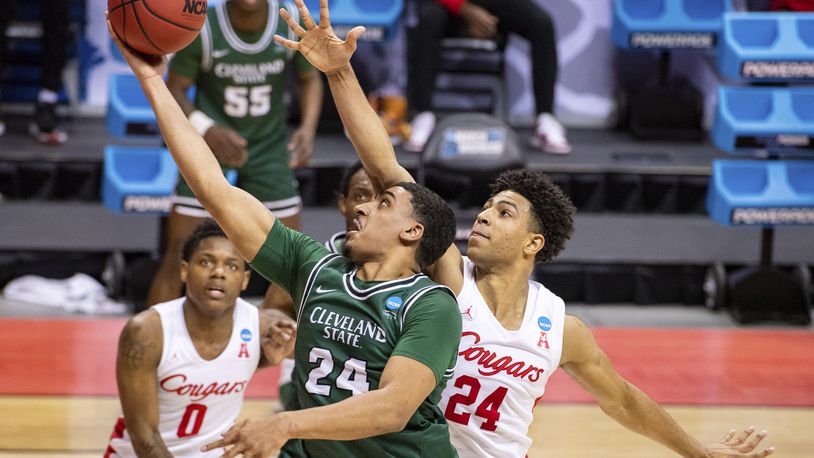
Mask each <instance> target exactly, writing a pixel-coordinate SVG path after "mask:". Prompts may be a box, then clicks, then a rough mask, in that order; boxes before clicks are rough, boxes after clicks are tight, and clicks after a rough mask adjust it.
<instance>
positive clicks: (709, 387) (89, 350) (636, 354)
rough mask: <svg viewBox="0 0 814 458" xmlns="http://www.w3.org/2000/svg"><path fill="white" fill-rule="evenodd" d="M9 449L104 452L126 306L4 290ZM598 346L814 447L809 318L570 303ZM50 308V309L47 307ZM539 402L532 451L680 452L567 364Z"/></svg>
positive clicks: (259, 382) (261, 400)
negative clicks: (755, 319) (41, 300)
mask: <svg viewBox="0 0 814 458" xmlns="http://www.w3.org/2000/svg"><path fill="white" fill-rule="evenodd" d="M0 310H3V312H2V314H3V315H4V316H3V317H2V318H0V348H2V349H3V351H2V352H0V367H1V368H2V370H1V371H0V412H2V415H0V457H4V458H5V457H48V458H57V457H98V456H101V454H102V453H103V451H104V449H105V448H106V444H107V438H108V436H109V434H110V432H111V430H112V427H113V424H114V421H115V419H116V417H117V416H118V415H119V412H120V411H119V405H118V399H117V397H116V383H115V357H116V343H117V339H118V335H119V332H120V330H121V328H122V326H123V325H124V323H125V320H126V319H125V318H123V317H108V318H100V317H93V318H87V317H85V318H83V317H77V316H74V315H68V314H64V313H63V314H62V316H58V315H54V314H53V312H51V311H44V310H42V309H39V308H37V307H33V306H25V305H23V304H11V303H8V302H7V301H6V302H3V301H0ZM569 313H573V314H575V315H578V316H580V317H582V318H583V319H584V320H585V321H586V322H588V324H589V325H591V326H592V328H593V330H594V333H595V335H596V338H597V341H598V342H599V344H600V346H601V347H602V348H603V349H604V350H605V352H606V353H607V354H608V355H609V357H610V358H611V360H612V361H613V362H614V363H615V366H616V367H617V369H618V370H619V371H620V372H621V373H622V375H623V376H624V377H626V378H627V379H628V380H629V381H631V382H632V383H634V384H635V385H637V386H638V387H640V388H642V389H643V390H644V391H645V392H647V393H648V394H650V395H651V396H652V397H653V398H655V399H656V400H657V401H658V402H660V403H662V404H663V405H664V406H665V407H666V408H667V410H668V411H669V412H670V413H671V414H672V415H673V416H675V417H676V419H677V420H678V421H679V423H680V424H681V425H682V426H684V428H685V429H687V431H689V432H690V433H691V434H692V435H694V436H695V437H697V438H698V439H699V440H701V441H703V442H711V441H714V440H716V439H718V438H719V437H720V436H722V435H723V434H724V433H725V432H726V431H728V430H729V429H730V428H744V427H746V426H749V425H754V426H755V427H756V428H758V429H767V430H769V433H770V434H769V438H768V439H767V441H766V442H767V444H770V445H774V446H775V447H776V448H777V452H776V456H779V457H799V458H803V457H811V456H814V436H812V434H811V432H810V431H811V425H812V424H814V353H812V351H811V349H812V348H814V333H812V332H811V328H804V329H800V328H785V327H759V328H758V327H755V328H743V327H735V325H734V323H733V322H732V321H731V320H730V319H729V318H728V316H727V315H725V314H714V313H712V312H708V311H706V310H703V309H699V308H698V307H679V306H668V307H652V306H649V307H636V306H570V309H569ZM43 315H47V316H43ZM276 377H277V372H276V370H275V369H273V368H272V369H269V370H265V371H261V372H259V373H258V375H257V376H256V377H255V378H254V380H252V382H251V385H250V388H249V390H248V395H247V399H248V400H247V402H246V405H245V408H244V415H248V416H258V415H265V414H269V413H270V412H271V411H272V407H273V399H274V398H275V397H276V394H277V393H276V388H275V386H276V383H275V379H276ZM546 391H547V393H546V395H545V396H544V397H543V400H542V401H541V402H540V404H538V406H537V408H536V410H535V422H534V424H533V426H532V429H531V431H530V434H531V437H532V438H533V439H534V444H533V446H532V448H531V450H530V452H529V456H530V457H532V458H534V457H539V456H548V457H642V458H645V457H662V456H665V457H667V456H673V455H672V454H671V453H670V452H669V451H667V450H666V449H663V448H662V447H660V446H658V445H657V444H655V443H653V442H651V441H649V440H647V439H644V438H642V437H639V436H637V435H635V434H633V433H630V432H629V431H626V430H625V429H624V428H623V427H621V426H619V425H618V424H616V423H614V422H613V421H612V420H610V419H609V418H608V417H607V416H605V415H604V414H603V413H602V412H601V410H600V409H599V408H598V407H597V406H596V405H595V404H593V403H591V401H590V399H589V398H588V396H587V395H586V394H585V393H584V392H582V390H581V389H580V388H579V387H578V386H577V385H576V384H575V383H573V382H572V381H571V380H570V379H569V378H568V377H567V376H566V375H565V374H564V373H563V372H562V371H559V372H557V373H555V375H554V376H553V377H552V379H551V381H550V382H549V385H548V387H547V390H546Z"/></svg>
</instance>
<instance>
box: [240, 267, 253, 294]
mask: <svg viewBox="0 0 814 458" xmlns="http://www.w3.org/2000/svg"><path fill="white" fill-rule="evenodd" d="M251 276H252V271H251V270H249V269H246V272H243V283H242V284H241V285H240V291H246V288H248V287H249V279H250V278H251Z"/></svg>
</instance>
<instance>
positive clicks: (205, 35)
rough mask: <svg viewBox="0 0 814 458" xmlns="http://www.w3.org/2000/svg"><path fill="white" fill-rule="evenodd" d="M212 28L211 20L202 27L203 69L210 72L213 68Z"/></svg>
mask: <svg viewBox="0 0 814 458" xmlns="http://www.w3.org/2000/svg"><path fill="white" fill-rule="evenodd" d="M212 46H213V45H212V30H210V29H209V21H206V22H204V25H203V27H201V70H202V71H204V72H208V71H209V70H211V69H212Z"/></svg>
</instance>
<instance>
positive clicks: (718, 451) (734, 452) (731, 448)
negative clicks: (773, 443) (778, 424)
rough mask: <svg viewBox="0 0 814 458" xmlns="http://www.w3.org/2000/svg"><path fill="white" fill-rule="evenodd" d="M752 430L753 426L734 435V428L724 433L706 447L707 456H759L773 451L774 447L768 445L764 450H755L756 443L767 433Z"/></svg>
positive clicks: (750, 457) (767, 454)
mask: <svg viewBox="0 0 814 458" xmlns="http://www.w3.org/2000/svg"><path fill="white" fill-rule="evenodd" d="M754 432H755V427H754V426H750V427H748V428H746V429H745V430H743V432H742V433H740V434H738V435H736V433H737V431H735V430H734V429H733V430H731V431H729V432H728V433H726V434H725V435H724V437H723V438H721V440H720V441H718V442H716V443H714V444H712V445H708V446H707V447H706V448H707V453H708V456H710V457H720V458H723V457H749V458H760V457H764V456H769V455H771V454H772V453H774V447H769V448H767V449H764V450H755V448H756V447H757V446H758V444H760V441H762V440H763V438H764V437H766V435H767V434H768V433H767V432H766V431H761V432H759V433H757V434H753V433H754Z"/></svg>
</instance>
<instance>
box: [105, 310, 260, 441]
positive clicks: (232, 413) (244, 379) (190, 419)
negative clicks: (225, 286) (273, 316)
mask: <svg viewBox="0 0 814 458" xmlns="http://www.w3.org/2000/svg"><path fill="white" fill-rule="evenodd" d="M185 299H186V298H183V297H182V298H180V299H175V300H173V301H170V302H165V303H163V304H158V305H156V306H154V307H153V310H155V311H157V312H158V314H159V315H160V317H161V328H162V331H163V333H164V348H163V350H162V353H161V362H160V363H159V364H158V369H157V372H156V374H157V384H158V387H157V388H158V418H159V427H158V430H159V431H160V432H161V438H162V439H163V441H164V444H165V445H166V446H167V448H168V449H169V451H170V453H172V455H173V456H175V457H200V456H206V457H209V456H212V457H217V456H220V455H221V454H222V453H223V450H222V449H216V450H212V451H210V452H209V453H203V452H201V447H202V446H204V445H205V444H208V443H210V442H214V441H216V440H218V439H220V437H221V436H220V434H221V433H223V432H226V430H228V429H229V428H230V427H232V425H233V424H234V422H235V419H236V418H237V416H238V414H239V413H240V409H241V408H242V407H243V395H244V393H245V391H246V386H247V385H248V383H249V379H251V377H252V374H253V373H254V371H255V369H257V364H258V363H259V361H260V351H261V349H260V339H261V336H260V317H259V312H258V309H257V307H255V306H253V305H252V304H250V303H248V302H246V301H244V300H242V299H238V300H237V306H236V307H235V310H234V325H233V326H232V337H231V339H230V340H229V343H228V344H227V345H226V348H225V349H224V350H223V352H222V353H221V354H220V355H218V356H217V357H216V358H215V359H213V360H211V361H206V360H204V359H203V358H201V356H200V355H199V354H198V351H197V350H196V349H195V345H194V344H193V343H192V339H191V338H190V336H189V332H187V327H186V322H185V320H184V307H183V305H184V301H185ZM105 456H113V457H116V456H119V457H135V456H136V453H135V451H134V450H133V444H132V442H131V441H130V436H129V435H128V434H127V431H126V430H125V425H124V421H123V419H122V418H120V419H119V422H118V424H117V425H116V430H114V432H113V435H112V436H111V440H110V448H109V449H108V454H106V455H105Z"/></svg>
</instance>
